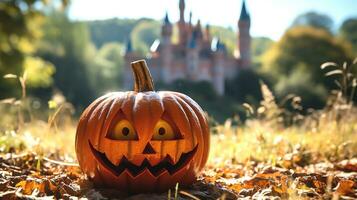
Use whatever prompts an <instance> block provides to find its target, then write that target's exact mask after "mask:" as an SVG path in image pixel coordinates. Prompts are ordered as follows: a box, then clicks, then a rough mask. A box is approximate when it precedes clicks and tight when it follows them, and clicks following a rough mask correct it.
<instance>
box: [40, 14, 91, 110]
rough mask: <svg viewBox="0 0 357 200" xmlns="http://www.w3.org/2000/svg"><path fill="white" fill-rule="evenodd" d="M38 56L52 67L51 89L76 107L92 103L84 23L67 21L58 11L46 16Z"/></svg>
mask: <svg viewBox="0 0 357 200" xmlns="http://www.w3.org/2000/svg"><path fill="white" fill-rule="evenodd" d="M38 54H39V55H40V56H41V57H42V58H44V59H46V60H48V61H50V62H51V63H53V64H54V65H55V66H56V74H55V75H54V83H55V87H56V88H58V89H59V90H61V91H62V92H63V94H64V95H65V96H66V98H67V99H68V100H69V101H70V102H72V103H73V104H75V105H76V106H78V105H87V104H88V103H90V102H91V100H93V98H94V92H93V85H92V84H91V82H90V80H92V79H91V76H90V75H91V71H90V69H89V66H90V63H91V59H93V58H94V55H95V48H94V45H92V44H91V42H90V36H89V31H88V29H87V26H86V25H85V24H84V23H80V22H70V21H69V19H68V18H67V17H66V16H65V15H64V14H63V13H61V12H52V13H51V14H49V16H48V17H47V21H46V23H45V24H44V39H43V41H42V43H41V45H40V49H39V52H38Z"/></svg>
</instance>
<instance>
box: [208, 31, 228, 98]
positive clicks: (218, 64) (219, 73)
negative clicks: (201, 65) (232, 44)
mask: <svg viewBox="0 0 357 200" xmlns="http://www.w3.org/2000/svg"><path fill="white" fill-rule="evenodd" d="M211 50H212V52H213V68H212V74H213V76H212V81H213V87H214V89H215V91H216V92H217V94H218V95H223V94H224V58H225V54H226V46H225V45H224V44H223V43H221V41H220V40H219V39H218V38H216V37H215V38H213V39H212V43H211Z"/></svg>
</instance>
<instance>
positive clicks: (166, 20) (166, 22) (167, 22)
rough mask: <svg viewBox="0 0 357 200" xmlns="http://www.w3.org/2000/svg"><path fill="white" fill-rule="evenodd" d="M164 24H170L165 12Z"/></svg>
mask: <svg viewBox="0 0 357 200" xmlns="http://www.w3.org/2000/svg"><path fill="white" fill-rule="evenodd" d="M164 24H170V19H169V14H168V12H167V11H166V14H165V18H164Z"/></svg>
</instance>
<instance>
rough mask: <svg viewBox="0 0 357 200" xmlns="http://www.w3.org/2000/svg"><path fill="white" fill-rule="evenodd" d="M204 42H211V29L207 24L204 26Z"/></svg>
mask: <svg viewBox="0 0 357 200" xmlns="http://www.w3.org/2000/svg"><path fill="white" fill-rule="evenodd" d="M204 40H205V41H207V42H208V41H211V27H210V25H209V24H206V28H205V34H204Z"/></svg>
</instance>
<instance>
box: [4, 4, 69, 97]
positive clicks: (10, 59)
mask: <svg viewBox="0 0 357 200" xmlns="http://www.w3.org/2000/svg"><path fill="white" fill-rule="evenodd" d="M62 4H63V5H66V1H65V0H63V1H62ZM47 5H48V1H46V0H32V1H26V0H9V1H5V2H4V1H1V2H0V76H1V78H0V91H1V92H0V98H3V97H8V96H9V95H16V94H17V92H16V91H17V88H18V87H19V85H18V82H17V81H16V80H12V81H10V80H4V79H3V76H4V75H5V74H15V75H22V74H23V73H24V71H27V85H28V86H32V87H48V86H50V85H51V84H52V75H53V73H54V67H53V65H51V64H50V63H48V62H45V61H44V60H43V59H41V58H39V57H37V56H35V53H36V51H37V43H38V41H39V40H40V38H41V35H42V30H41V27H42V24H43V21H44V18H45V17H44V15H43V12H42V10H43V9H44V8H45V7H46V6H47Z"/></svg>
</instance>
